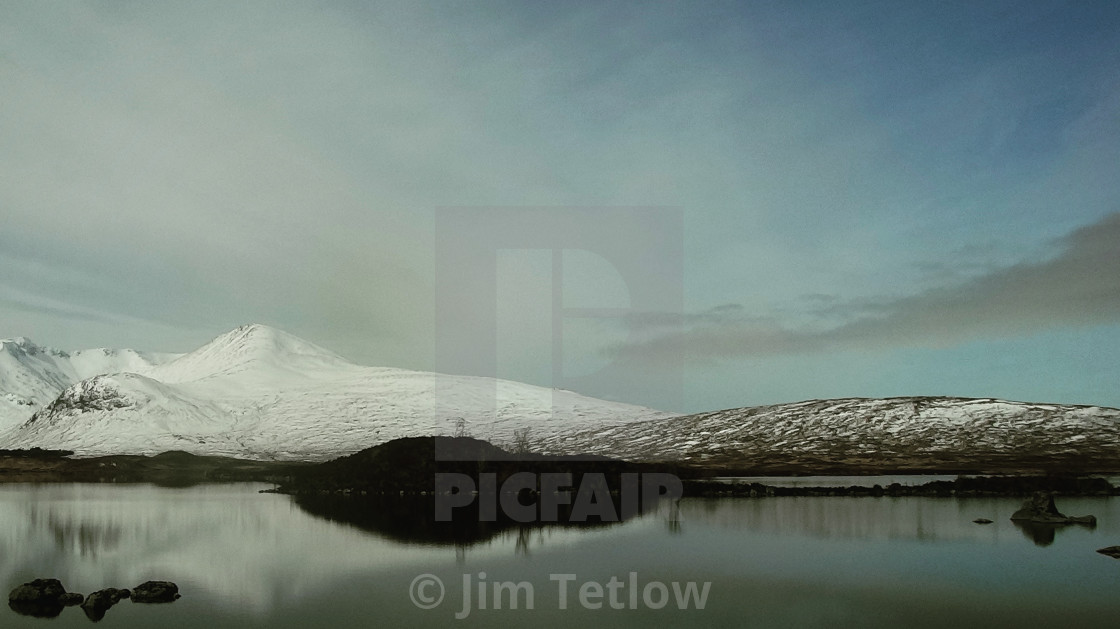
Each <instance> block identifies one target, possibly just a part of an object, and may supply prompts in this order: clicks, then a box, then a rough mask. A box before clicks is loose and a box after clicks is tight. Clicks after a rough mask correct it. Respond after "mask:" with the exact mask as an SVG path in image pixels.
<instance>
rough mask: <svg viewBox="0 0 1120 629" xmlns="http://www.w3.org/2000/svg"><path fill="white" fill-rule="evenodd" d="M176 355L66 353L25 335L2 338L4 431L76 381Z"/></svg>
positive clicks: (142, 368)
mask: <svg viewBox="0 0 1120 629" xmlns="http://www.w3.org/2000/svg"><path fill="white" fill-rule="evenodd" d="M175 357H176V355H175V354H154V353H142V352H136V351H133V350H116V349H91V350H82V351H78V352H64V351H61V350H57V349H54V348H51V347H42V346H40V345H36V344H35V343H33V342H31V341H30V340H28V339H26V338H23V337H19V338H15V339H4V340H0V431H3V430H5V429H8V428H12V427H14V426H16V425H18V424H19V423H22V422H23V421H26V420H27V418H28V417H30V416H31V414H32V413H34V412H35V410H36V409H38V408H40V407H42V406H43V405H45V404H47V403H49V402H50V401H51V400H53V399H54V398H55V397H56V396H58V394H59V393H61V392H62V390H63V389H65V388H66V387H68V386H70V385H72V384H74V383H75V382H78V381H80V380H84V379H86V378H90V377H92V376H96V375H99V374H108V373H121V372H136V373H144V372H146V371H148V370H150V369H151V368H152V367H154V366H155V365H158V364H160V363H162V362H166V361H168V360H171V359H173V358H175Z"/></svg>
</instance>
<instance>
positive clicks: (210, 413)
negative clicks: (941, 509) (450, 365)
mask: <svg viewBox="0 0 1120 629" xmlns="http://www.w3.org/2000/svg"><path fill="white" fill-rule="evenodd" d="M4 352H5V354H3V355H0V356H3V358H0V360H4V361H5V362H2V363H0V378H2V379H0V395H5V396H11V400H10V401H9V402H8V403H7V407H5V409H4V411H5V413H6V415H5V416H6V417H7V418H9V419H8V421H9V426H10V428H9V429H8V430H5V431H3V432H2V433H0V448H29V447H36V446H37V447H42V448H62V449H68V450H74V451H75V452H77V453H78V454H79V455H88V456H93V455H102V454H156V453H159V452H164V451H167V450H185V451H187V452H191V453H195V454H219V455H229V456H238V457H244V458H256V459H300V460H322V459H327V458H332V457H335V456H338V455H341V454H348V453H352V452H355V451H357V450H360V449H363V448H367V447H370V446H373V445H376V444H378V443H382V442H384V441H388V440H389V439H394V438H397V437H406V436H419V435H431V434H451V433H453V432H455V431H457V430H458V429H459V426H458V425H457V424H458V420H459V419H460V418H461V419H462V420H463V422H462V424H463V426H462V427H463V428H465V429H466V431H467V432H469V433H470V434H472V435H473V436H476V437H480V438H484V439H488V440H491V441H494V442H498V443H509V442H512V441H513V438H514V431H515V430H518V429H528V433H529V438H530V440H534V441H535V440H539V439H544V438H548V437H551V436H553V435H554V434H559V433H563V432H569V431H572V430H594V429H598V428H601V427H602V426H609V425H616V424H619V423H624V422H629V421H636V420H641V419H651V418H665V417H669V416H670V415H669V414H667V413H661V412H658V411H654V410H652V409H648V408H644V407H639V406H632V405H628V404H620V403H615V402H607V401H604V400H598V399H594V398H589V397H585V396H581V395H578V394H576V393H572V392H570V391H564V390H556V389H548V388H542V387H536V386H532V385H527V384H522V383H517V382H511V381H505V380H495V379H492V378H480V377H470V376H449V375H440V374H433V373H427V372H418V371H409V370H404V369H391V368H379V367H364V366H360V365H355V364H353V363H350V362H347V361H346V360H345V359H343V358H341V357H339V356H337V355H335V354H333V353H331V352H329V351H327V350H325V349H323V348H320V347H317V346H315V345H314V344H312V343H309V342H307V341H304V340H302V339H299V338H297V337H295V336H292V335H290V334H287V333H285V332H282V331H280V330H276V329H273V328H269V327H267V326H262V325H251V326H243V327H241V328H238V329H236V330H233V331H231V332H228V333H226V334H223V335H221V336H219V337H218V338H216V339H214V340H213V341H211V342H210V343H208V344H206V345H205V346H203V347H201V348H199V349H197V350H195V351H193V352H190V353H188V354H184V355H179V356H174V355H152V354H140V353H136V352H131V351H130V350H120V351H114V350H92V351H86V352H75V353H73V354H68V353H66V352H60V351H58V350H52V349H46V348H40V347H38V346H35V345H33V344H32V343H30V342H28V341H26V340H16V341H5V344H4ZM21 413H22V415H21ZM13 417H15V418H16V420H15V421H14V422H13V421H12V420H11V418H13ZM13 424H14V425H13Z"/></svg>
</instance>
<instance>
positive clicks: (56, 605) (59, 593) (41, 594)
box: [8, 579, 81, 618]
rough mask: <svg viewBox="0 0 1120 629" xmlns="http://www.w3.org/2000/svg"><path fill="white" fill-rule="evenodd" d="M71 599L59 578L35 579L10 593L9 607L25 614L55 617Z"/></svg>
mask: <svg viewBox="0 0 1120 629" xmlns="http://www.w3.org/2000/svg"><path fill="white" fill-rule="evenodd" d="M78 596H81V595H80V594H79V595H78ZM71 599H72V597H71V596H68V594H67V592H66V588H64V587H62V582H61V581H59V580H58V579H35V580H34V581H31V582H30V583H24V584H23V585H21V586H19V587H17V588H16V589H14V590H12V591H11V593H10V594H8V607H10V608H11V609H12V611H14V612H16V613H18V614H23V615H25V616H36V617H39V618H54V617H55V616H58V615H59V614H60V613H62V608H63V607H65V606H66V605H67V604H68V603H69V601H70V600H71Z"/></svg>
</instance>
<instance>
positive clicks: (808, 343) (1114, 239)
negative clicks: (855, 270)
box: [610, 213, 1120, 360]
mask: <svg viewBox="0 0 1120 629" xmlns="http://www.w3.org/2000/svg"><path fill="white" fill-rule="evenodd" d="M1058 244H1059V245H1060V248H1061V249H1060V253H1059V254H1058V255H1057V256H1055V257H1053V258H1051V259H1048V260H1045V261H1041V262H1030V263H1027V262H1024V263H1020V264H1016V265H1013V266H1009V267H1006V268H1002V269H1000V270H997V271H994V272H991V273H989V274H986V275H982V276H980V277H976V278H974V279H971V280H969V281H966V282H964V283H961V284H958V285H955V286H952V287H946V288H938V289H932V290H927V291H924V292H920V293H917V294H914V295H911V296H908V297H904V298H900V299H889V300H881V301H874V300H860V301H858V302H855V301H853V302H836V301H834V300H832V299H831V298H828V297H827V296H818V297H819V299H816V301H818V302H821V303H820V304H819V306H820V309H819V310H818V311H817V313H816V314H818V315H823V314H828V315H830V316H832V317H839V318H842V319H846V322H845V323H843V324H841V325H838V326H835V327H829V328H826V329H819V327H818V328H814V329H806V328H804V327H798V328H795V327H790V326H787V325H785V324H783V323H782V322H781V321H779V320H778V319H776V318H772V317H755V316H750V315H748V314H747V313H746V312H745V310H744V309H743V308H742V307H740V306H737V305H733V304H731V305H726V306H721V307H719V308H715V309H712V310H709V311H707V312H703V313H696V314H691V315H686V316H684V317H683V318H677V319H675V320H674V319H672V318H669V317H659V316H657V315H644V316H640V317H635V318H634V319H632V320H631V321H630V325H631V327H632V329H633V330H635V331H638V332H641V334H640V336H641V337H642V338H641V340H638V341H636V342H632V343H629V344H625V345H619V346H616V347H613V348H611V349H610V351H611V353H615V354H620V355H625V356H628V357H637V358H643V359H652V360H675V359H677V358H680V357H684V358H691V359H710V358H737V357H752V356H767V355H781V354H808V353H821V352H834V351H841V350H851V349H883V348H890V347H915V346H917V347H944V346H948V345H953V344H957V343H960V342H964V341H967V340H969V339H973V338H977V337H987V338H993V337H995V338H998V337H1009V336H1019V335H1026V334H1031V333H1034V332H1038V331H1041V330H1045V329H1048V328H1054V327H1062V326H1085V325H1095V324H1102V323H1113V322H1118V321H1120V213H1116V214H1110V215H1108V216H1106V217H1104V218H1103V219H1102V220H1100V221H1098V222H1096V223H1094V224H1092V225H1088V226H1085V227H1082V228H1080V229H1078V230H1076V231H1074V232H1073V233H1071V234H1069V235H1067V236H1066V237H1064V238H1062V239H1061V241H1060V242H1059V243H1058ZM678 322H679V323H680V328H681V330H680V331H676V332H668V333H662V334H655V333H651V331H653V330H657V329H660V330H665V329H666V327H667V326H668V325H671V324H674V323H678Z"/></svg>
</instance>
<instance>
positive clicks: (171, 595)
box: [132, 581, 179, 603]
mask: <svg viewBox="0 0 1120 629" xmlns="http://www.w3.org/2000/svg"><path fill="white" fill-rule="evenodd" d="M178 598H179V586H178V585H175V584H174V583H172V582H170V581H146V582H144V583H141V584H140V585H138V586H136V587H134V588H132V602H133V603H170V602H171V601H174V600H176V599H178Z"/></svg>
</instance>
